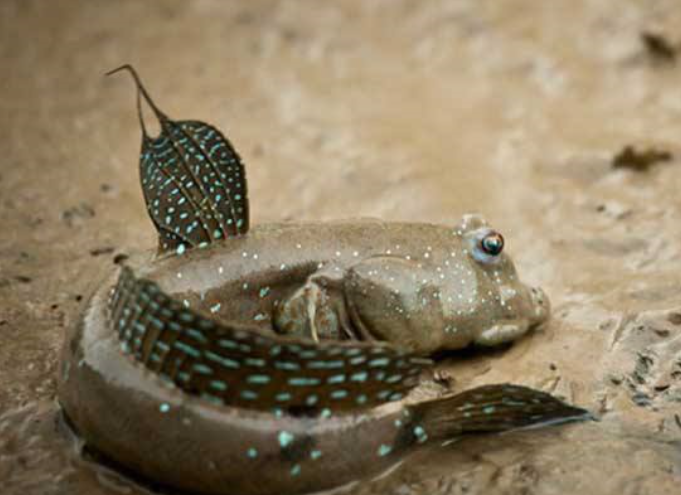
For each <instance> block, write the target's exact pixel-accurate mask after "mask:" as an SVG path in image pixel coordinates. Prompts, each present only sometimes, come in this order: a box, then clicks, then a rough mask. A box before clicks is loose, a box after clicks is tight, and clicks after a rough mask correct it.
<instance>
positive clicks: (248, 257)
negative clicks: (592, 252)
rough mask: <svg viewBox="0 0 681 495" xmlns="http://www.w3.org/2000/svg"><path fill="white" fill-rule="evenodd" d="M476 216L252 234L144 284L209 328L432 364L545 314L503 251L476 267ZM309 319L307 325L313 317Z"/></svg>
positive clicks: (542, 301) (481, 227) (163, 270)
mask: <svg viewBox="0 0 681 495" xmlns="http://www.w3.org/2000/svg"><path fill="white" fill-rule="evenodd" d="M488 230H490V229H489V227H488V226H487V224H486V222H485V221H484V220H483V219H482V218H481V217H479V216H477V215H475V216H474V215H467V216H465V217H464V218H463V219H462V220H461V221H460V222H458V223H453V224H452V225H451V226H445V225H433V224H426V223H400V222H381V221H378V220H367V219H365V220H346V221H335V222H326V223H307V224H296V223H291V224H272V225H261V226H257V227H255V228H254V229H252V230H251V231H250V232H249V233H248V234H247V235H245V236H242V237H237V238H233V239H230V240H229V242H224V243H219V244H217V245H214V246H211V248H210V249H197V250H192V251H186V252H183V253H182V254H181V255H178V254H177V253H176V252H170V253H169V254H168V255H166V256H165V257H164V258H162V259H160V260H158V261H157V262H155V264H154V265H153V267H154V268H153V270H152V271H150V272H149V276H150V277H151V279H152V280H156V281H158V282H159V283H160V285H161V287H167V288H168V290H170V291H171V292H172V294H173V296H174V297H176V298H178V299H180V300H182V301H184V303H185V304H186V305H188V306H190V307H192V308H197V309H199V310H201V311H204V312H206V313H210V314H212V315H214V316H215V317H216V318H222V319H224V320H231V321H233V320H234V319H235V318H238V319H239V321H241V322H242V323H244V324H250V325H251V326H255V327H258V328H261V329H263V330H268V331H271V330H275V331H278V332H280V333H282V334H286V335H298V336H305V337H312V336H313V335H311V334H310V330H311V329H312V328H313V327H316V328H314V329H315V330H316V332H315V333H316V334H317V336H318V337H319V338H332V339H343V338H352V339H360V340H370V341H371V340H379V341H387V342H390V343H392V344H394V345H397V346H400V347H402V348H404V349H408V350H410V351H413V352H416V353H419V354H423V355H429V354H432V353H434V352H438V351H443V350H454V349H460V348H462V347H465V346H467V345H469V344H472V343H475V344H478V345H496V344H500V343H503V342H509V341H512V340H515V339H517V338H519V337H520V336H522V335H524V334H525V333H526V332H527V330H528V329H530V328H532V327H533V326H534V325H538V324H540V323H542V322H544V321H545V320H546V319H547V317H548V315H549V303H548V299H547V298H546V296H545V295H544V293H543V292H542V291H541V289H538V288H532V287H529V286H527V285H525V284H524V283H522V282H521V281H520V280H519V278H518V276H517V273H516V270H515V267H514V265H513V262H512V260H511V259H510V257H509V256H508V255H507V254H506V253H502V254H500V255H499V256H498V257H496V258H495V259H494V261H493V262H485V261H480V260H479V259H478V258H476V255H475V250H476V249H477V247H476V236H478V235H479V234H480V233H481V232H482V233H484V232H485V231H488ZM312 312H314V313H315V317H314V318H311V314H310V313H312Z"/></svg>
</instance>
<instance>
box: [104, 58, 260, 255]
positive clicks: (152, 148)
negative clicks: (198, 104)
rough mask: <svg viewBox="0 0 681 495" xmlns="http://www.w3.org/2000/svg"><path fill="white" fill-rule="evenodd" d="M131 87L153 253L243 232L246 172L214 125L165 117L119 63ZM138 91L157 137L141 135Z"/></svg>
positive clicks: (246, 218)
mask: <svg viewBox="0 0 681 495" xmlns="http://www.w3.org/2000/svg"><path fill="white" fill-rule="evenodd" d="M121 70H127V71H128V72H130V73H131V74H132V76H133V78H134V80H135V83H136V85H137V90H138V93H137V109H138V115H139V120H140V125H141V127H142V151H141V156H140V179H141V182H142V190H143V192H144V199H145V202H146V205H147V211H148V212H149V216H150V217H151V220H152V221H153V222H154V225H155V226H156V229H157V230H158V234H159V251H160V252H167V251H170V250H175V251H177V253H178V254H182V253H183V252H184V251H185V250H187V249H191V248H193V247H203V246H207V245H208V244H210V243H212V242H215V241H217V240H221V239H224V238H227V237H235V236H239V235H243V234H245V233H246V232H248V227H249V211H248V191H247V186H246V173H245V169H244V165H243V163H242V162H241V158H240V157H239V155H238V154H237V152H236V151H235V150H234V148H233V146H232V145H231V143H230V142H229V141H228V140H227V138H225V136H224V135H223V134H222V133H221V132H220V131H219V130H218V129H216V128H215V127H213V126H211V125H209V124H206V123H204V122H199V121H191V120H181V121H175V120H171V119H169V118H168V117H167V116H166V115H165V113H163V112H162V111H161V110H159V108H158V107H157V106H156V104H155V103H154V101H153V100H152V99H151V97H150V96H149V94H148V93H147V91H146V89H145V87H144V86H143V85H142V82H141V81H140V78H139V76H138V75H137V72H136V71H135V69H134V68H133V67H132V66H130V65H124V66H122V67H119V68H118V69H114V70H113V71H111V72H109V73H108V74H107V75H109V74H113V73H116V72H118V71H121ZM140 95H141V96H142V97H143V98H144V100H145V101H146V102H147V104H148V105H149V106H150V107H151V109H152V110H153V112H154V114H155V115H156V117H157V118H158V120H159V123H160V126H161V132H160V134H159V135H158V136H157V137H152V136H150V135H149V134H148V133H147V130H146V127H145V125H144V119H143V116H142V110H141V102H140Z"/></svg>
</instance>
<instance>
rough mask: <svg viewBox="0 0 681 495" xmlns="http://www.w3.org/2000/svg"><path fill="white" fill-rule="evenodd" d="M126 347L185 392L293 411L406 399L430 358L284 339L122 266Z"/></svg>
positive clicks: (121, 322) (117, 307)
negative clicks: (209, 312)
mask: <svg viewBox="0 0 681 495" xmlns="http://www.w3.org/2000/svg"><path fill="white" fill-rule="evenodd" d="M111 315H112V322H113V325H115V328H116V329H117V331H118V334H119V338H120V342H121V349H122V350H123V352H124V353H126V354H129V355H130V356H132V357H133V358H134V359H135V360H136V361H138V362H139V363H142V364H143V365H144V366H145V367H146V368H148V369H149V370H151V371H153V372H155V373H158V375H159V376H161V377H162V378H165V379H166V380H168V381H170V382H172V383H174V384H175V385H176V386H177V387H179V388H180V389H182V390H183V391H184V392H186V393H188V394H192V395H197V396H200V397H203V398H205V399H207V400H209V401H212V402H214V403H218V404H226V405H230V406H236V407H242V408H246V409H257V410H265V411H273V410H274V411H277V410H278V411H282V412H288V413H291V414H299V413H300V414H317V413H322V414H324V413H325V412H326V413H327V414H328V413H330V412H343V411H348V410H357V409H363V408H368V407H373V406H376V405H379V404H382V403H385V402H389V401H395V400H399V399H401V398H402V397H403V396H404V394H406V393H407V392H408V391H409V390H410V389H412V388H413V387H414V386H415V385H416V384H417V382H418V375H419V374H420V373H421V371H422V370H423V369H424V368H425V367H427V366H429V365H430V364H431V362H430V360H427V359H422V358H418V357H415V356H412V355H410V354H407V353H405V352H402V351H400V350H398V349H395V348H393V347H391V346H388V345H372V344H367V343H358V342H353V343H349V344H348V343H343V344H341V343H321V344H317V343H314V342H312V341H303V340H293V339H283V338H278V337H275V336H268V335H263V334H259V333H256V332H255V331H253V330H250V329H248V328H237V327H233V326H228V325H225V324H222V323H219V322H216V321H214V320H211V319H209V318H208V317H205V316H203V315H201V314H200V313H198V312H196V311H194V310H192V309H189V308H185V307H183V306H182V305H181V304H180V303H179V302H178V301H175V300H174V299H172V298H171V297H170V296H169V295H167V294H165V293H164V292H163V291H162V290H161V289H160V288H159V287H158V285H157V284H155V283H153V282H151V281H149V280H145V279H138V278H136V277H135V275H134V273H133V272H132V270H131V269H130V268H128V267H125V268H123V270H122V272H121V275H120V278H119V280H118V284H117V286H116V289H115V291H114V295H113V298H112V301H111Z"/></svg>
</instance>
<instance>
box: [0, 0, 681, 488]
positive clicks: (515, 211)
mask: <svg viewBox="0 0 681 495" xmlns="http://www.w3.org/2000/svg"><path fill="white" fill-rule="evenodd" d="M679 26H681V6H679V5H678V2H675V1H674V0H657V1H650V2H637V1H634V0H627V1H623V0H563V1H556V2H550V6H549V2H539V1H530V0H512V1H507V2H493V1H480V0H475V1H474V0H460V1H457V2H453V1H452V2H447V1H443V0H442V1H437V0H436V1H431V2H427V3H425V2H419V1H416V0H412V1H387V0H383V1H381V0H378V1H371V2H368V1H361V0H356V1H345V2H336V3H334V4H331V3H326V4H324V5H322V4H320V3H319V2H314V1H312V0H306V1H297V2H294V1H279V2H275V1H252V2H237V1H231V2H210V1H207V0H206V1H196V2H191V3H189V2H182V1H179V0H177V1H169V2H164V3H160V2H158V3H157V2H153V3H152V2H143V3H142V2H139V3H138V2H132V1H122V2H115V3H113V2H105V1H103V0H100V1H88V2H86V1H75V0H73V1H71V0H69V1H59V2H39V1H10V0H5V1H4V2H2V3H0V40H1V42H0V61H1V63H2V65H1V66H2V68H3V78H2V79H3V80H2V89H1V92H0V105H1V106H2V111H3V115H4V116H5V118H3V119H2V121H0V127H1V129H2V133H1V135H2V136H3V137H2V141H1V142H2V148H1V149H2V151H3V153H2V155H3V156H2V161H1V162H0V227H1V229H0V231H1V232H2V234H0V301H1V302H0V493H3V495H4V494H6V493H7V494H14V493H17V494H18V493H21V494H33V493H36V494H43V493H46V494H67V493H68V494H88V495H89V494H94V495H104V494H106V495H109V494H114V493H131V494H134V493H142V492H141V489H139V488H136V487H135V486H133V485H131V484H130V483H129V482H127V481H125V480H121V479H119V478H118V477H117V476H116V475H114V474H112V473H109V472H106V471H103V470H98V469H94V468H92V467H88V466H85V465H83V464H82V463H81V462H79V461H77V460H76V458H75V457H74V456H73V455H72V453H73V446H72V445H71V444H70V443H69V442H68V441H67V440H66V439H65V437H64V435H63V434H62V433H61V432H60V431H59V429H58V428H57V426H56V413H57V408H56V404H55V398H54V396H55V377H56V360H57V354H58V349H59V347H60V345H61V342H62V339H63V333H64V330H65V329H66V328H69V327H70V326H71V325H72V324H73V323H74V321H75V320H76V318H77V316H78V314H79V310H80V307H81V306H82V304H83V298H84V297H86V296H87V294H88V293H89V292H90V291H91V290H92V289H93V288H94V287H96V285H97V282H98V281H99V280H100V278H101V277H102V276H103V275H105V274H106V273H107V270H108V269H110V267H111V265H112V261H113V258H114V257H115V256H117V255H121V254H127V255H133V254H135V253H139V252H140V251H142V250H145V249H148V248H150V247H152V246H153V245H154V242H155V239H154V231H153V229H152V228H151V224H150V223H149V220H148V219H147V217H146V213H145V211H144V206H143V202H142V196H141V194H140V190H139V182H138V181H139V179H138V176H137V153H138V149H139V139H140V136H139V129H138V125H137V121H136V117H135V114H134V92H133V89H132V85H131V82H130V81H129V80H127V79H126V78H125V77H124V76H118V77H116V78H109V79H104V78H103V77H102V76H101V75H102V74H103V73H104V72H105V71H107V70H109V69H111V68H113V67H116V66H118V65H120V64H122V63H127V62H129V63H132V64H134V65H135V66H136V67H137V68H138V69H139V71H140V72H141V74H142V76H143V77H144V79H145V81H146V83H147V86H148V87H149V89H150V91H151V92H152V94H153V95H154V96H155V99H156V101H157V102H158V103H159V105H161V106H162V107H163V108H164V109H165V110H166V111H167V113H168V114H169V115H170V116H171V117H179V118H185V117H186V118H199V119H202V120H206V121H209V122H211V123H214V124H216V125H217V126H218V127H220V128H221V129H223V130H224V131H225V133H226V134H227V135H228V136H229V138H230V139H231V140H232V141H233V142H234V143H235V145H236V147H237V149H238V150H239V151H240V153H241V154H242V156H243V157H244V159H245V161H246V164H247V167H248V174H249V187H250V197H251V206H252V212H253V222H254V223H263V222H267V221H279V220H286V219H296V220H317V219H333V218H343V217H357V216H373V217H380V218H384V219H395V220H397V219H400V220H421V221H433V222H444V223H454V222H456V221H457V220H458V219H459V217H460V215H461V214H462V213H464V212H467V211H479V212H482V213H484V214H485V215H486V216H487V217H488V218H489V219H490V220H491V221H492V222H493V224H494V225H495V226H497V227H498V228H499V229H500V230H501V231H502V232H503V233H504V235H505V237H506V238H507V241H508V246H509V248H508V249H509V251H510V252H511V253H512V255H513V256H514V258H515V260H516V263H517V265H518V268H519V271H520V273H521V275H522V276H523V278H525V279H527V280H528V281H531V282H535V283H539V284H540V285H542V286H543V287H544V288H545V289H546V291H547V292H548V293H549V294H550V296H551V299H552V302H553V305H554V308H555V315H554V319H553V321H552V322H551V324H550V325H549V326H548V327H547V328H545V329H543V330H542V331H539V332H537V333H535V334H533V335H531V336H530V337H528V338H526V339H524V340H523V341H521V342H519V343H518V344H517V345H515V346H513V347H512V348H510V349H508V350H504V351H497V352H494V353H489V354H484V355H483V354H475V355H469V356H466V357H465V358H462V359H460V360H449V361H447V362H445V363H443V365H442V371H443V373H446V374H448V375H449V376H451V380H450V386H451V388H452V390H460V389H463V388H467V387H470V386H474V385H480V384H483V383H493V382H499V381H512V382H517V383H523V384H527V385H531V386H535V387H539V388H542V389H544V390H547V391H552V392H553V393H556V394H558V395H561V396H563V397H565V398H566V399H569V400H570V401H573V402H576V403H577V404H579V405H582V406H585V407H588V408H590V409H591V410H594V411H596V412H599V413H600V414H601V415H602V421H601V422H599V423H590V424H583V425H572V426H568V427H565V428H562V429H557V430H552V431H545V432H540V431H528V432H522V433H515V434H512V435H504V436H502V437H486V438H481V439H473V440H468V441H465V442H461V443H457V444H453V445H450V446H449V447H447V448H444V449H439V450H437V451H427V452H422V453H419V454H418V455H417V456H416V457H414V458H412V459H410V460H408V461H407V462H406V463H405V464H404V465H403V466H402V468H400V469H398V470H396V471H395V472H393V473H392V474H390V475H389V476H387V477H385V478H384V479H381V480H378V481H374V482H371V483H363V484H361V485H359V486H358V487H355V488H354V489H353V490H352V492H354V493H367V494H368V493H390V494H396V495H406V494H412V493H414V494H416V493H428V494H433V493H437V494H440V493H442V494H445V493H446V494H449V493H457V494H458V493H486V494H502V493H537V494H561V493H575V492H579V491H582V492H585V493H603V494H621V493H632V494H633V493H636V494H638V493H641V494H643V493H655V494H660V493H675V490H678V483H679V482H680V481H681V325H680V323H681V250H680V246H681V221H680V220H681V218H680V217H681V211H680V209H679V204H680V203H679V193H678V191H679V190H680V189H681V187H680V186H681V174H680V173H679V166H680V163H679V160H678V159H674V160H672V161H669V162H666V163H663V164H660V165H657V166H654V167H652V168H651V169H650V170H648V171H646V172H635V171H631V170H614V169H613V168H612V167H611V165H610V160H611V159H612V157H613V156H614V155H615V154H616V153H618V152H619V151H620V150H621V149H622V148H623V147H624V146H625V145H627V144H635V145H637V146H639V147H647V146H654V147H658V148H660V149H664V150H669V151H671V152H672V153H675V154H677V155H678V154H679V149H680V148H679V145H678V139H679V136H680V135H681V92H679V89H678V88H679V87H681V85H680V84H679V83H680V82H681V72H680V70H681V69H680V68H679V67H677V66H676V65H674V64H673V63H665V62H664V61H655V60H653V59H652V58H651V57H650V56H649V55H647V54H646V52H645V51H644V48H643V45H642V44H641V41H640V39H639V34H640V33H641V31H642V30H656V31H659V32H661V33H665V34H667V35H668V36H669V38H670V39H671V40H672V41H673V42H676V41H679V40H681V34H680V33H681V30H680V29H679ZM425 389H426V390H425V391H424V393H429V394H432V393H443V392H445V389H444V387H441V386H438V385H435V384H430V385H428V386H427V387H425Z"/></svg>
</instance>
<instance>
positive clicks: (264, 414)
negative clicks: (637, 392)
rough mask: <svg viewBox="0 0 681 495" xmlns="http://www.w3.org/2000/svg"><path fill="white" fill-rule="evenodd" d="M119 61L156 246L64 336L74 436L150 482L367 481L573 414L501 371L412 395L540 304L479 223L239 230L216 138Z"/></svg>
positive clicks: (242, 187)
mask: <svg viewBox="0 0 681 495" xmlns="http://www.w3.org/2000/svg"><path fill="white" fill-rule="evenodd" d="M124 68H126V69H128V70H130V72H131V73H132V74H133V76H134V77H135V80H136V82H137V85H138V112H139V116H140V123H141V125H142V131H143V140H142V153H141V156H140V176H141V183H142V189H143V192H144V197H145V201H146V205H147V211H148V213H149V215H150V217H151V219H152V222H153V223H154V225H155V227H156V229H157V232H158V235H159V253H158V256H157V257H156V258H154V259H152V260H146V261H144V262H142V263H131V264H130V265H128V266H124V267H122V268H120V269H117V271H116V272H115V273H114V274H112V275H111V277H110V278H109V279H107V280H106V281H105V282H104V283H103V284H102V285H101V286H100V288H99V289H98V290H97V291H96V292H95V294H94V295H93V297H92V298H91V299H90V300H89V302H88V305H87V309H86V311H85V312H84V314H83V316H82V318H81V319H80V320H79V323H78V325H76V326H75V328H74V329H73V330H72V331H71V332H70V334H69V335H68V337H67V339H66V343H65V345H64V349H63V355H62V359H61V368H60V380H59V391H58V396H59V403H60V404H61V407H62V409H63V412H64V415H65V416H66V417H67V418H68V420H69V421H68V422H69V424H71V425H72V426H73V428H74V429H75V430H76V432H77V433H78V434H79V436H80V437H81V438H82V439H83V440H84V442H85V444H86V445H87V446H88V447H89V448H91V449H93V450H95V451H96V452H98V453H99V454H101V455H102V456H103V457H105V458H106V459H108V460H109V461H111V462H113V463H114V464H115V465H117V466H120V467H122V468H123V469H124V470H125V471H126V472H129V473H132V474H134V475H135V476H140V477H142V478H144V479H146V480H148V481H151V482H152V483H153V484H154V485H162V486H167V487H171V488H176V489H181V490H185V491H187V492H191V493H199V494H210V495H223V494H232V495H267V494H279V495H287V494H298V493H308V492H312V491H319V490H325V489H330V488H334V487H339V486H343V485H346V484H348V483H352V482H354V481H357V480H360V479H365V478H368V477H372V476H376V475H378V474H380V473H383V472H385V470H387V469H389V468H391V467H393V466H395V465H397V464H398V463H399V462H400V461H401V460H402V459H404V458H405V456H407V455H409V454H410V453H412V452H414V451H415V450H416V449H418V448H419V447H421V446H424V445H429V444H432V443H437V442H445V441H450V440H455V439H458V438H461V437H462V436H465V435H468V434H480V433H493V432H499V431H506V430H510V429H514V428H519V427H523V426H529V425H535V426H536V425H547V424H554V423H556V422H564V421H571V420H580V419H585V418H588V417H589V415H588V413H587V412H586V411H584V410H583V409H580V408H577V407H574V406H571V405H569V404H566V403H564V402H562V401H560V400H558V399H556V398H554V397H552V396H550V395H548V394H545V393H543V392H540V391H536V390H532V389H529V388H526V387H521V386H516V385H510V384H499V385H490V386H484V387H478V388H475V389H472V390H469V391H465V392H462V393H460V394H457V395H454V396H449V397H443V398H441V399H437V400H433V401H426V402H414V401H413V400H411V398H410V391H411V390H413V388H414V387H416V386H417V385H418V383H419V377H420V375H421V374H422V372H423V371H424V370H427V369H428V368H429V367H430V366H431V365H432V362H431V361H430V360H429V359H426V358H424V357H423V355H427V354H430V353H431V352H434V351H437V350H442V349H456V348H460V347H463V346H465V345H468V344H470V343H477V344H480V345H494V344H497V343H500V342H505V341H509V340H513V339H515V338H517V337H519V336H520V335H522V334H523V333H525V332H526V331H527V330H528V329H529V328H530V327H531V326H532V325H535V324H538V323H541V322H542V321H544V320H545V319H546V318H547V316H548V307H547V305H546V301H545V298H544V296H543V293H541V291H538V290H536V289H531V288H529V287H527V286H525V285H523V284H522V283H521V282H519V281H518V279H517V275H516V273H515V268H514V267H513V264H512V262H511V261H510V259H509V258H508V256H507V255H506V254H505V253H503V238H502V237H501V235H500V234H498V233H497V232H495V231H493V230H492V229H490V228H489V227H488V226H487V225H486V224H485V223H484V221H482V220H481V219H480V218H479V217H470V216H469V217H464V220H463V221H462V223H461V224H459V225H456V226H435V225H429V224H406V223H386V222H379V221H347V222H339V223H329V224H280V225H269V226H259V227H256V228H254V229H250V228H249V227H250V222H249V207H248V200H247V188H246V180H245V171H244V167H243V164H242V163H241V160H240V158H239V156H238V154H237V153H236V152H235V151H234V149H233V148H232V146H231V144H230V143H229V141H227V139H226V138H225V137H224V136H223V135H222V134H221V133H220V131H218V130H217V129H216V128H214V127H212V126H210V125H208V124H205V123H202V122H198V121H173V120H171V119H169V118H168V117H167V116H166V115H165V114H164V113H163V112H161V111H160V110H159V109H158V107H156V105H155V104H154V103H153V101H152V100H151V98H150V97H149V95H148V94H147V92H146V90H145V89H144V87H143V86H142V85H141V83H140V81H139V78H138V77H137V74H136V73H135V72H134V70H133V69H132V68H131V67H129V66H126V67H124ZM141 98H144V99H145V100H146V102H147V103H148V104H149V105H150V106H151V108H152V110H153V112H154V114H155V115H156V117H157V118H158V120H159V123H160V126H161V133H160V135H159V136H157V137H155V138H152V137H151V136H149V135H148V134H147V132H146V129H145V127H144V122H143V119H142V114H141V109H140V108H139V105H140V104H141Z"/></svg>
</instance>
